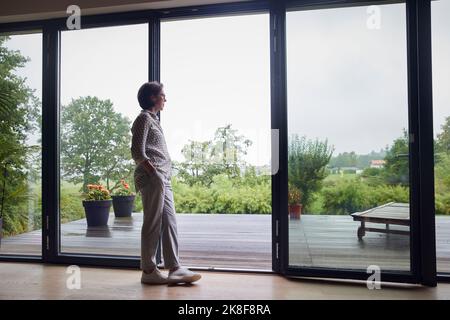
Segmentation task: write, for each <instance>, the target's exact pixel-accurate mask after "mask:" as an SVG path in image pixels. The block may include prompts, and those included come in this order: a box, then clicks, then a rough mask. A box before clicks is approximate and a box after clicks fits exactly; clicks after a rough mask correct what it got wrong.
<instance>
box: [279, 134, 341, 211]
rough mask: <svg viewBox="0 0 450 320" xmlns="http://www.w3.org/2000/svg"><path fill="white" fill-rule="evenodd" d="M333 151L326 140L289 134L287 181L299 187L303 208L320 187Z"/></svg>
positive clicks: (309, 202) (308, 203)
mask: <svg viewBox="0 0 450 320" xmlns="http://www.w3.org/2000/svg"><path fill="white" fill-rule="evenodd" d="M333 151H334V148H333V147H332V146H329V145H328V141H327V140H325V141H319V140H317V139H316V140H307V139H306V137H304V136H303V137H301V138H300V137H299V136H298V135H297V134H294V135H292V136H291V139H290V142H289V149H288V169H289V182H290V183H292V184H293V185H294V186H295V187H297V188H298V189H300V191H301V193H302V204H303V206H304V207H305V210H306V208H307V207H308V205H310V204H311V202H312V200H313V194H314V192H317V191H319V190H320V189H321V187H322V182H323V180H324V179H325V178H326V176H327V171H326V166H327V164H328V163H329V162H330V159H331V156H332V155H333Z"/></svg>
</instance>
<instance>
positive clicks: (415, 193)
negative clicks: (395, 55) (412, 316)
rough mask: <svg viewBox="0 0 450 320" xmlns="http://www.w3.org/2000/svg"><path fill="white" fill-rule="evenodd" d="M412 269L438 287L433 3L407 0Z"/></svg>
mask: <svg viewBox="0 0 450 320" xmlns="http://www.w3.org/2000/svg"><path fill="white" fill-rule="evenodd" d="M407 36H408V99H409V112H410V114H409V116H410V120H409V123H410V155H411V157H410V158H411V164H410V169H411V174H410V176H411V219H410V220H411V253H412V255H411V270H412V272H413V274H414V275H415V276H416V277H417V279H418V281H419V282H420V283H422V284H424V285H428V286H435V285H436V242H435V232H436V231H435V216H434V214H435V210H434V168H433V167H434V153H433V111H432V106H433V100H432V74H431V4H430V0H408V1H407Z"/></svg>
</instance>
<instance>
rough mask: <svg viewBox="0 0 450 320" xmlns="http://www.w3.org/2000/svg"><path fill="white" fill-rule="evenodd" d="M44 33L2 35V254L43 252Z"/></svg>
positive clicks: (0, 66) (38, 253)
mask: <svg viewBox="0 0 450 320" xmlns="http://www.w3.org/2000/svg"><path fill="white" fill-rule="evenodd" d="M41 97H42V34H41V33H33V34H20V35H9V36H4V35H0V210H1V213H0V255H1V254H21V255H41V252H42V250H41V241H42V240H41V238H42V236H41V220H42V219H41Z"/></svg>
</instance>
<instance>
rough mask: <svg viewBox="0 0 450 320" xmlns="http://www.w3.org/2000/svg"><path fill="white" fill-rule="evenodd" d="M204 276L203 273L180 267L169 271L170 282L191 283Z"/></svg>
mask: <svg viewBox="0 0 450 320" xmlns="http://www.w3.org/2000/svg"><path fill="white" fill-rule="evenodd" d="M201 277H202V275H201V274H199V273H196V272H192V271H191V270H189V269H187V268H184V267H179V268H178V269H177V270H175V271H173V272H169V277H168V279H167V280H168V282H169V283H183V282H185V283H191V282H194V281H197V280H199V279H200V278H201Z"/></svg>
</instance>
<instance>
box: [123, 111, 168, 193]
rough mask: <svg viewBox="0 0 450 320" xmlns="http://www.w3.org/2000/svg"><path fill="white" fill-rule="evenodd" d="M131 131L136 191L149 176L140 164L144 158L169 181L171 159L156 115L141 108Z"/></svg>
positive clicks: (144, 183)
mask: <svg viewBox="0 0 450 320" xmlns="http://www.w3.org/2000/svg"><path fill="white" fill-rule="evenodd" d="M131 132H132V134H133V137H132V140H131V156H132V157H133V160H134V161H135V163H136V169H135V171H134V182H135V187H136V191H140V190H141V189H142V187H144V186H145V185H146V184H147V183H148V179H149V178H150V176H149V175H148V173H147V171H145V169H144V167H143V165H142V161H144V160H150V162H151V163H152V165H153V166H154V167H155V169H156V170H157V171H158V172H159V173H161V174H162V175H163V177H164V178H165V179H167V181H170V177H171V176H172V160H171V158H170V155H169V152H168V150H167V145H166V139H165V138H164V133H163V130H162V128H161V125H160V121H159V118H158V115H157V114H156V113H154V112H151V111H148V110H142V111H141V113H140V114H139V115H138V116H137V118H136V120H134V122H133V126H132V127H131Z"/></svg>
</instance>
